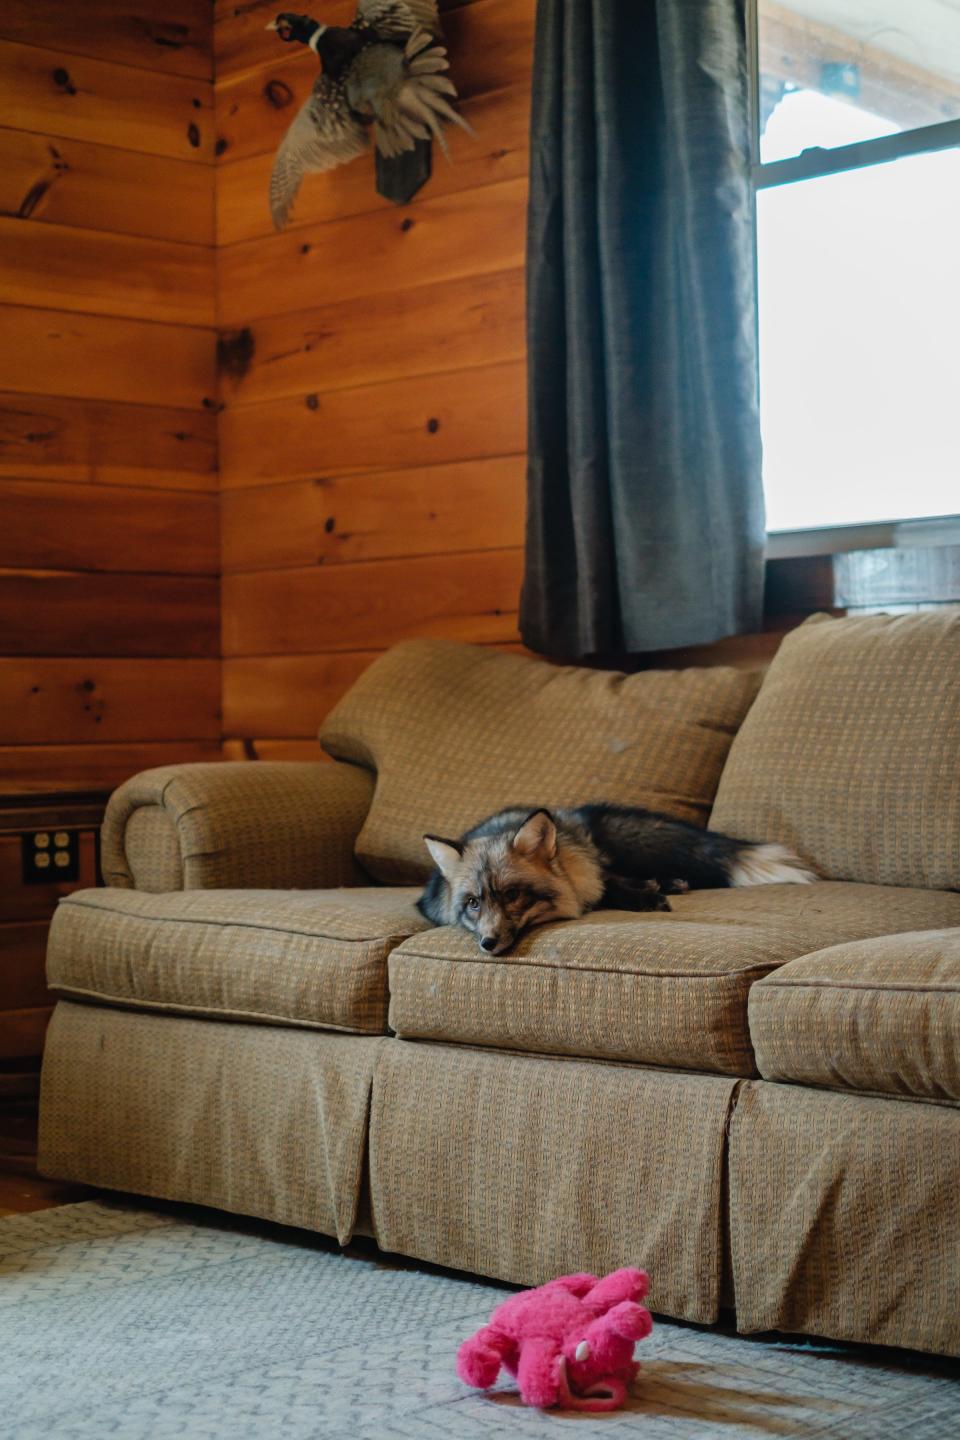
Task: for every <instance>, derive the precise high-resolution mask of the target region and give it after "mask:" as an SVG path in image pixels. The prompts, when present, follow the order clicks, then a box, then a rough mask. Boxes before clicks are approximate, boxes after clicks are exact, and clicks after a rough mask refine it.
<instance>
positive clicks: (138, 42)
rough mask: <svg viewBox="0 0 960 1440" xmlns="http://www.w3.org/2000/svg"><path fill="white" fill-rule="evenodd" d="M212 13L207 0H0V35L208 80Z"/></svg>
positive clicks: (5, 38) (101, 58)
mask: <svg viewBox="0 0 960 1440" xmlns="http://www.w3.org/2000/svg"><path fill="white" fill-rule="evenodd" d="M211 18H212V17H211V13H210V0H137V3H136V4H135V5H130V6H127V5H118V4H117V0H82V4H77V0H42V3H41V4H39V5H38V4H37V3H36V0H3V6H2V9H0V36H2V37H3V39H4V40H20V41H23V42H24V43H25V44H27V45H47V46H54V47H56V48H57V49H60V50H67V51H70V52H71V53H72V54H75V55H91V56H93V57H94V58H95V59H99V60H112V61H115V62H116V63H117V64H120V65H136V66H139V67H142V68H144V69H147V70H160V71H169V72H170V73H171V74H174V75H190V76H194V77H198V78H200V79H203V80H211V79H212V78H213V76H212V54H211V52H212V35H211ZM141 83H143V84H144V85H146V84H148V83H149V82H148V81H147V80H146V79H144V80H143V81H142V82H141Z"/></svg>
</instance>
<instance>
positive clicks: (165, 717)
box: [0, 656, 220, 890]
mask: <svg viewBox="0 0 960 1440" xmlns="http://www.w3.org/2000/svg"><path fill="white" fill-rule="evenodd" d="M0 694H2V695H3V697H4V701H5V704H4V708H3V710H2V712H0V745H51V744H56V743H57V741H60V740H62V739H63V737H64V736H65V735H69V736H70V737H71V738H73V739H74V740H76V741H81V742H91V743H97V744H105V743H108V742H111V743H112V742H116V741H124V740H177V739H182V738H184V737H186V738H188V739H206V740H216V739H218V738H219V735H220V672H219V665H218V663H217V661H216V660H136V659H134V660H125V659H117V658H115V657H113V656H107V657H103V656H93V657H90V658H88V659H61V658H59V657H58V658H45V657H43V656H31V657H30V658H14V657H7V658H4V659H0ZM0 890H2V881H0Z"/></svg>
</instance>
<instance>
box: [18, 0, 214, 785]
mask: <svg viewBox="0 0 960 1440" xmlns="http://www.w3.org/2000/svg"><path fill="white" fill-rule="evenodd" d="M211 19H212V16H211V6H210V3H209V0H136V3H134V4H133V5H130V6H121V5H120V4H119V3H117V0H86V3H85V4H83V5H82V6H77V5H76V4H71V3H68V0H46V3H45V4H43V5H39V6H38V5H36V4H33V3H30V0H4V4H3V5H2V6H0V256H2V265H0V513H2V516H3V524H2V525H0V789H2V790H4V791H11V790H31V789H67V788H74V787H79V788H84V789H91V788H97V787H101V786H106V787H109V786H112V785H114V784H116V783H118V782H119V781H120V780H122V779H124V778H125V777H126V776H127V775H129V774H130V773H131V772H132V771H135V770H137V769H141V768H143V766H145V765H154V764H160V763H164V762H165V761H167V760H179V759H192V758H196V757H199V756H211V755H216V754H217V753H218V752H219V747H218V740H219V720H218V711H219V659H218V652H219V645H218V593H217V591H218V582H217V571H218V518H217V503H218V502H217V494H216V490H217V474H216V421H217V417H216V409H215V396H216V390H215V366H214V355H215V330H214V286H213V270H214V249H213V246H214V238H215V236H214V223H213V164H212V162H213V146H214V133H213V118H214V117H213V83H212V81H213V74H212V60H213V56H212V24H211Z"/></svg>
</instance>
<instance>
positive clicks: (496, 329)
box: [221, 270, 524, 405]
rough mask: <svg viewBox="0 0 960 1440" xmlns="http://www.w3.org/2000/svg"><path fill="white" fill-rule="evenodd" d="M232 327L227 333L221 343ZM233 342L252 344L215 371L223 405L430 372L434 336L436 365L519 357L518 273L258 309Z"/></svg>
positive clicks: (460, 365) (520, 297)
mask: <svg viewBox="0 0 960 1440" xmlns="http://www.w3.org/2000/svg"><path fill="white" fill-rule="evenodd" d="M236 333H237V332H231V333H229V334H228V335H227V337H226V340H227V344H228V346H229V345H230V344H231V343H233V344H236V338H235V337H236ZM384 335H389V337H390V343H389V345H385V344H384ZM247 337H249V338H247ZM240 343H241V344H243V345H245V346H246V348H247V350H248V351H249V350H252V356H251V358H250V360H249V363H248V364H246V365H245V366H244V365H240V366H236V367H232V368H225V369H223V370H222V372H221V395H222V396H223V398H224V399H225V400H226V402H227V403H228V404H230V405H238V404H247V403H251V402H254V401H260V400H271V399H277V398H280V397H283V396H286V395H295V394H297V393H298V392H300V393H302V392H303V391H306V390H314V391H316V390H320V391H330V390H340V389H345V388H349V387H350V386H357V385H371V384H373V383H375V382H377V381H381V380H396V379H400V378H401V377H402V376H411V375H427V374H430V373H431V372H433V371H435V370H436V369H437V364H438V357H437V350H438V344H439V343H442V346H443V354H442V358H443V369H445V370H466V369H469V368H471V367H473V366H478V365H491V364H496V363H499V362H500V361H504V360H519V359H522V358H523V354H524V317H523V272H522V270H508V271H505V272H502V273H500V274H494V275H469V276H467V277H465V278H464V279H456V280H448V281H444V282H442V283H441V284H438V285H416V286H414V287H412V288H406V287H404V288H400V289H397V290H395V291H393V292H392V293H391V294H386V295H378V296H377V299H376V302H375V303H373V304H371V303H370V301H369V300H367V299H366V298H360V299H355V300H342V301H336V302H335V303H334V304H332V305H321V306H317V307H315V308H313V309H304V310H298V311H295V312H293V313H290V314H285V315H272V316H268V317H266V318H261V319H257V320H254V321H251V323H250V324H249V325H248V326H246V327H245V330H244V332H243V338H242V340H241V342H240Z"/></svg>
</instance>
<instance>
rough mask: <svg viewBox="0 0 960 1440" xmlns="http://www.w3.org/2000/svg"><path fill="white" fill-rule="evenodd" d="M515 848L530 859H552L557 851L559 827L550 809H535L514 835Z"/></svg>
mask: <svg viewBox="0 0 960 1440" xmlns="http://www.w3.org/2000/svg"><path fill="white" fill-rule="evenodd" d="M513 848H514V850H516V851H517V852H518V853H519V854H520V855H526V856H527V857H528V859H531V860H532V859H533V858H534V857H536V858H537V859H538V860H552V859H553V857H554V856H555V855H556V853H557V827H556V823H555V822H554V818H553V816H552V815H551V814H550V812H549V810H534V812H533V814H532V815H528V816H527V818H526V820H524V822H523V824H522V825H521V826H520V829H519V830H518V831H517V833H516V835H514V837H513Z"/></svg>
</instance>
